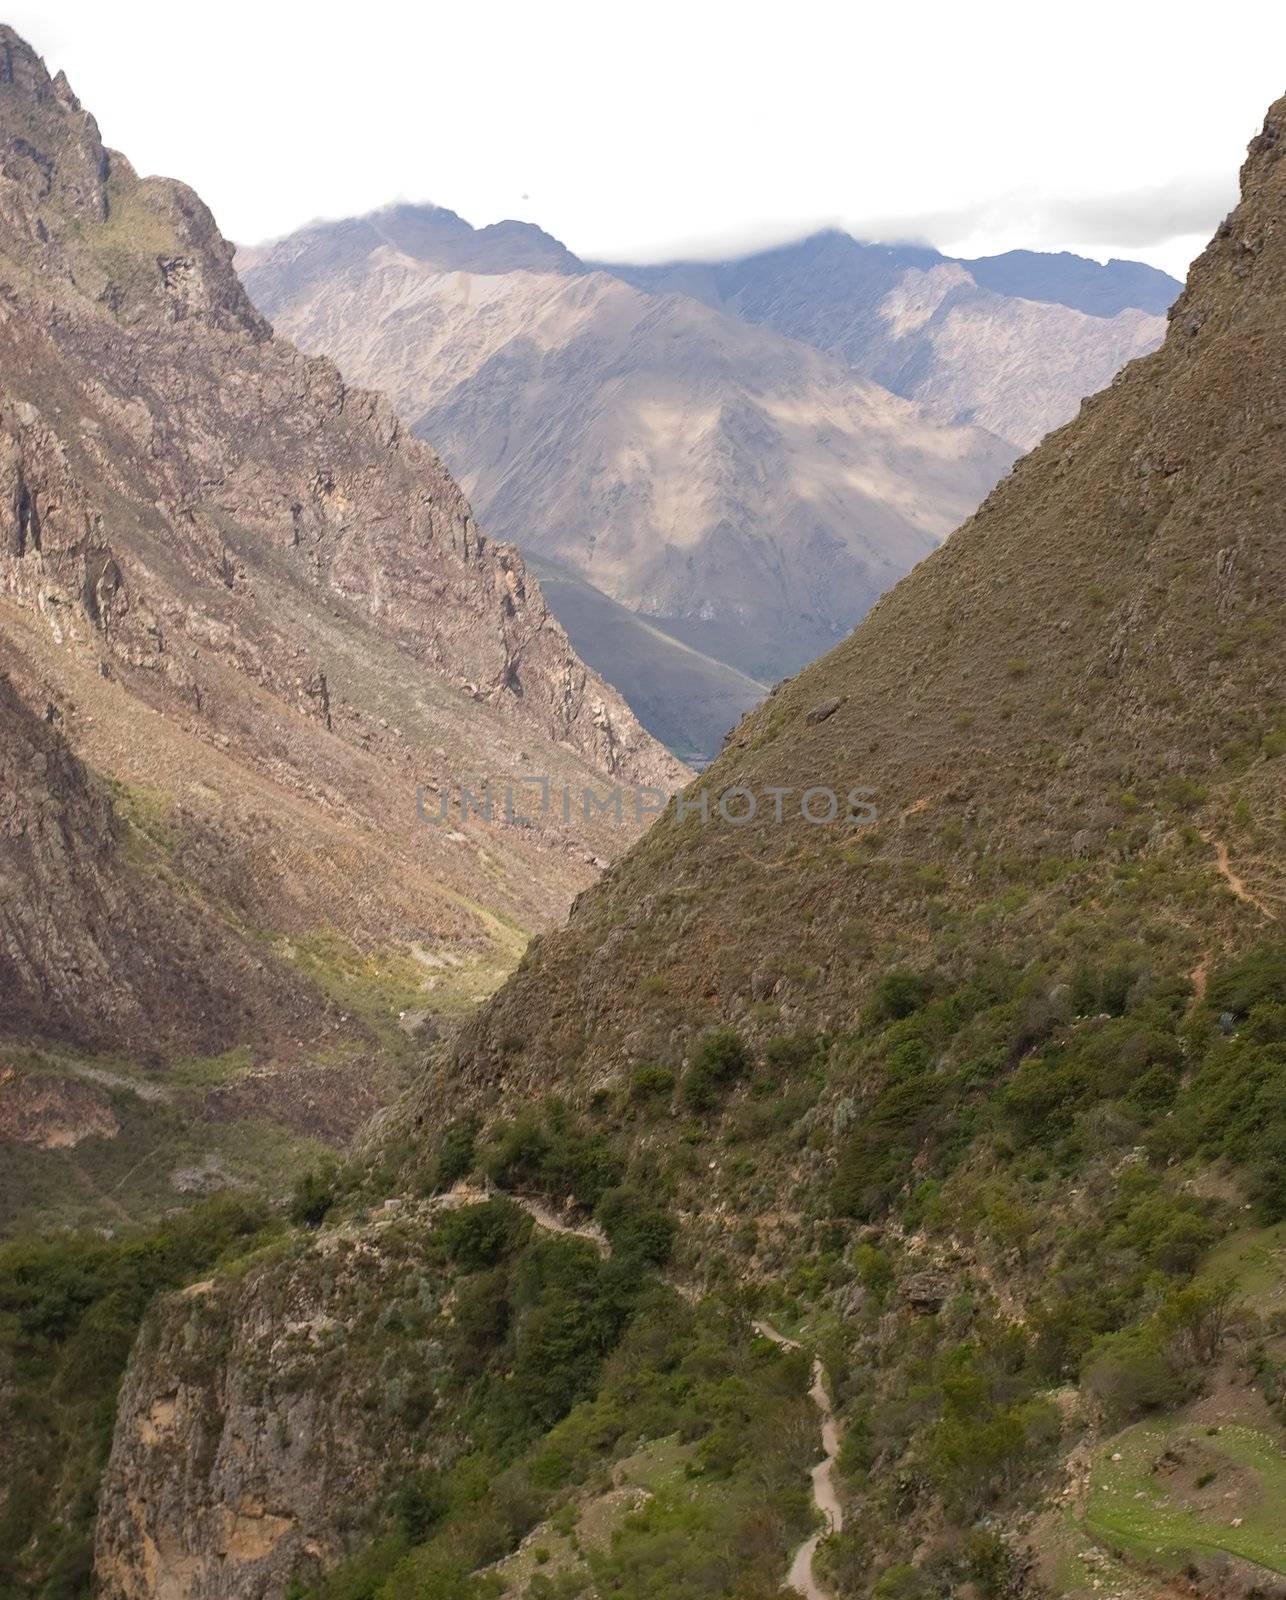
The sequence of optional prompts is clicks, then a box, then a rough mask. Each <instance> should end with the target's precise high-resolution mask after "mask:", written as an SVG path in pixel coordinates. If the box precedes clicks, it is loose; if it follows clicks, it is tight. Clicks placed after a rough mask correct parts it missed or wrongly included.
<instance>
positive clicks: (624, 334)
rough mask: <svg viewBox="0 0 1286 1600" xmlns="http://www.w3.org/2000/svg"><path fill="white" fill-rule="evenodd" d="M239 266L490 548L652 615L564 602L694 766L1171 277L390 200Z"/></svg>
mask: <svg viewBox="0 0 1286 1600" xmlns="http://www.w3.org/2000/svg"><path fill="white" fill-rule="evenodd" d="M238 265H239V267H240V270H241V272H242V275H243V278H244V281H245V283H246V286H247V288H248V290H249V292H250V294H251V296H252V297H253V299H254V300H255V301H256V303H257V305H258V306H259V308H260V309H261V310H262V311H263V312H264V314H265V315H266V316H268V317H269V318H270V319H271V320H272V321H273V322H274V323H275V324H276V325H277V326H278V327H279V328H280V329H281V331H282V332H284V333H287V334H288V335H289V336H290V337H292V338H293V339H295V340H296V341H297V342H299V343H300V344H301V345H302V346H303V347H304V348H305V349H308V350H310V351H314V352H324V353H325V354H328V355H330V356H332V357H333V358H334V359H335V360H336V361H337V362H338V363H339V364H340V366H341V368H342V369H343V370H344V372H345V373H346V374H347V375H348V376H349V377H350V378H352V379H353V380H355V381H359V382H362V383H370V384H374V385H378V386H379V387H381V388H383V389H385V390H387V391H388V392H389V393H390V394H391V396H392V398H393V401H394V404H395V405H396V406H397V408H398V410H399V412H400V414H401V415H402V417H403V418H404V419H405V420H406V421H407V422H408V423H409V424H410V425H411V427H412V429H413V431H414V432H416V433H417V434H419V435H420V436H421V437H423V438H426V439H428V440H430V441H431V442H432V443H433V444H434V446H435V447H436V448H437V449H438V450H439V451H440V452H441V453H442V455H443V457H444V459H445V460H446V462H447V464H448V465H449V466H450V468H451V470H452V471H453V472H454V473H455V474H456V475H457V476H458V477H459V479H460V481H461V483H462V485H463V487H464V488H465V490H466V492H467V493H468V494H469V495H470V497H471V499H472V501H473V503H474V505H475V506H476V507H477V509H478V512H479V514H480V516H481V517H482V519H483V522H484V525H485V526H486V527H487V529H488V530H489V531H490V532H492V533H493V534H495V535H497V536H499V537H503V538H507V539H512V540H513V541H514V542H516V543H517V544H519V545H520V546H521V547H522V548H523V549H524V550H526V551H528V552H530V553H532V554H533V555H536V556H538V557H540V558H543V559H545V560H548V561H552V562H554V563H556V564H557V567H558V568H559V569H560V570H561V571H562V572H563V573H564V574H567V575H570V574H575V575H576V577H577V578H579V579H580V580H582V581H583V582H584V583H586V584H588V585H590V586H592V587H593V588H596V589H598V590H600V591H601V592H602V594H604V595H605V596H607V597H608V598H609V599H610V600H611V601H613V602H615V603H616V605H617V606H620V607H624V608H626V610H627V611H630V612H634V613H637V614H639V615H641V616H644V617H646V618H647V619H648V623H649V626H648V627H647V628H646V629H645V630H643V631H641V632H635V634H634V635H633V637H632V640H631V647H630V649H629V650H628V651H622V650H620V649H619V648H618V646H619V644H620V639H621V636H620V634H619V633H618V632H617V630H616V629H615V628H604V627H602V626H599V625H596V626H592V627H591V626H589V625H588V620H587V619H588V616H589V614H590V612H591V611H593V612H594V614H595V615H596V616H597V617H598V618H599V622H600V623H601V619H602V616H603V614H604V613H603V612H602V611H601V608H592V607H587V606H586V605H585V604H584V602H585V600H586V598H587V597H586V595H585V592H584V591H583V590H581V591H579V599H580V602H581V603H580V604H577V605H570V604H569V605H568V606H566V607H565V608H564V609H563V610H560V611H559V616H560V620H561V621H562V622H563V623H564V625H565V626H566V627H567V628H568V630H569V633H570V635H571V638H572V641H573V643H574V644H575V645H576V647H577V649H578V650H579V651H580V652H581V653H582V654H583V655H584V656H585V658H586V660H587V661H589V662H590V664H591V665H592V666H594V667H595V668H596V669H597V670H599V671H601V672H602V673H603V674H604V675H605V676H606V677H608V678H609V679H610V680H611V681H612V682H614V683H615V684H616V685H617V687H618V688H620V689H621V691H622V693H623V694H624V695H625V697H626V699H627V700H628V701H629V702H630V704H631V705H632V706H633V707H634V708H635V709H636V711H637V712H638V714H639V715H640V716H641V717H642V719H643V721H644V723H645V725H646V726H647V727H648V728H649V730H650V731H652V732H653V733H654V734H656V735H657V736H658V737H660V738H662V739H664V740H666V742H667V743H669V744H670V745H671V748H673V749H675V750H676V751H677V752H678V753H680V754H681V755H683V756H684V757H685V758H687V759H695V760H697V761H700V760H702V759H705V758H707V757H708V756H709V755H710V754H712V753H713V751H714V750H715V749H716V748H717V746H718V741H719V736H720V735H721V734H722V733H723V732H724V731H725V729H726V727H727V726H730V725H731V723H732V722H733V721H735V720H736V717H737V716H738V715H739V714H740V713H741V712H742V711H744V710H746V709H748V708H749V706H750V705H752V704H754V701H755V699H756V698H757V695H758V694H759V693H760V692H761V691H760V690H759V687H758V686H759V685H760V684H768V683H771V682H773V681H774V680H776V679H778V678H780V677H782V676H785V675H788V674H790V673H793V672H795V671H797V670H798V669H799V668H800V667H802V666H803V665H805V664H806V663H807V662H808V661H810V660H811V659H813V658H814V657H816V656H817V655H819V654H821V653H822V652H823V651H825V650H826V649H828V648H830V647H831V646H832V645H833V644H834V643H835V642H836V641H837V640H839V639H840V638H842V637H843V636H844V635H845V634H846V633H847V632H848V631H849V629H850V628H852V626H853V625H854V624H855V623H856V622H857V621H858V620H859V619H860V618H861V617H862V616H863V615H865V613H866V611H867V610H869V608H870V606H871V605H872V604H873V603H874V601H875V600H876V599H877V598H878V597H879V596H880V595H881V594H882V593H884V591H885V590H886V589H888V588H889V587H890V586H891V585H892V584H893V583H894V582H896V581H897V579H898V578H899V577H901V576H902V575H903V574H904V573H906V572H907V571H909V570H910V568H911V567H912V566H914V565H915V564H916V562H917V561H919V560H920V559H921V558H922V557H923V556H925V555H927V554H928V553H929V552H930V551H931V550H932V549H934V548H935V547H936V546H937V544H938V543H940V541H941V540H942V539H943V538H944V537H945V536H946V535H947V534H948V533H949V532H950V531H951V529H952V528H953V527H955V526H956V525H957V524H958V523H959V522H961V521H962V520H963V519H964V518H965V517H966V516H968V515H969V513H970V512H972V511H973V510H974V509H975V508H976V507H977V505H978V504H979V502H980V501H981V500H982V499H983V498H984V497H985V495H986V494H987V492H988V491H989V490H990V488H991V487H992V486H993V484H994V483H995V482H996V481H997V480H998V479H999V478H1000V477H1001V476H1002V475H1003V474H1004V472H1005V471H1006V470H1007V468H1008V467H1009V465H1010V463H1011V462H1012V460H1013V458H1014V457H1015V456H1016V455H1017V454H1018V453H1019V450H1020V448H1022V447H1025V446H1026V445H1028V444H1030V443H1031V442H1032V441H1033V440H1034V439H1037V438H1039V437H1040V436H1041V435H1042V434H1043V433H1044V432H1046V431H1047V430H1048V429H1049V428H1051V427H1054V426H1057V425H1058V424H1060V423H1062V422H1064V421H1066V420H1067V418H1068V417H1070V416H1071V415H1072V414H1073V413H1074V412H1075V410H1076V408H1077V406H1078V405H1079V403H1080V400H1081V399H1082V397H1083V396H1084V395H1086V394H1087V393H1089V392H1091V391H1093V390H1095V389H1098V388H1100V387H1102V386H1103V385H1104V384H1106V383H1107V382H1109V381H1110V379H1111V378H1112V377H1113V375H1114V374H1115V373H1116V371H1117V370H1118V369H1119V368H1120V366H1121V365H1122V364H1123V363H1124V362H1125V361H1127V360H1129V359H1130V358H1131V357H1132V356H1135V355H1139V354H1142V353H1144V352H1145V351H1147V350H1150V349H1151V348H1153V347H1154V346H1155V345H1156V344H1157V343H1158V342H1159V341H1160V338H1161V336H1162V334H1163V332H1164V327H1165V323H1164V318H1163V316H1162V312H1163V311H1164V308H1165V305H1166V304H1167V303H1168V301H1169V300H1170V298H1172V297H1173V295H1174V294H1175V293H1177V291H1178V288H1179V285H1178V284H1177V283H1175V282H1174V280H1172V279H1170V278H1167V277H1166V276H1165V274H1164V273H1159V272H1156V271H1154V270H1153V269H1152V268H1150V267H1146V266H1142V265H1140V264H1138V263H1134V262H1112V263H1110V264H1109V265H1108V266H1100V265H1099V264H1098V263H1096V262H1091V261H1085V260H1083V259H1081V258H1079V257H1075V256H1069V255H1059V256H1044V255H1038V254H1035V253H1032V252H1014V253H1013V254H1011V255H1008V256H997V257H992V258H988V259H985V260H982V261H978V262H962V261H954V260H951V259H949V258H947V257H945V256H941V255H939V254H938V253H937V252H935V251H932V250H927V249H922V248H918V247H912V246H907V247H896V248H895V247H889V246H883V245H867V244H861V243H859V242H858V241H856V240H854V239H852V238H849V237H848V236H847V235H845V234H842V233H836V232H827V233H820V234H817V235H814V236H813V237H811V238H808V239H805V240H802V241H800V242H799V243H797V244H794V245H790V246H787V247H784V248H782V249H778V250H772V251H766V252H762V253H760V254H757V255H753V256H748V257H746V258H744V259H741V260H737V261H730V262H723V263H703V262H675V263H669V264H665V265H660V266H650V267H634V266H621V265H607V264H589V263H585V262H582V261H580V260H579V259H578V258H577V257H576V256H574V255H573V254H572V253H571V252H570V251H569V250H567V249H566V247H565V246H563V245H562V244H561V243H559V241H558V240H556V239H554V238H552V237H551V236H550V235H549V234H547V233H545V232H544V231H543V230H541V229H540V228H537V227H535V226H533V225H532V224H529V223H521V222H512V221H511V222H502V223H498V224H495V225H494V226H492V227H488V228H480V229H475V228H472V227H470V225H469V224H468V223H467V222H465V221H463V220H462V219H461V218H460V217H458V216H456V215H455V213H453V212H450V211H446V210H443V209H441V208H439V207H433V206H407V205H399V206H394V207H391V208H389V209H387V210H385V211H381V212H378V213H375V214H372V215H371V216H367V217H362V218H356V219H350V220H346V221H340V222H326V223H319V224H317V225H315V226H312V227H309V228H306V229H304V230H302V231H300V232H299V233H296V234H293V235H291V236H290V237H289V238H287V239H284V240H281V241H279V242H277V243H275V244H272V245H268V246H264V247H262V248H259V249H255V250H246V251H242V252H241V253H240V255H239V257H238ZM1020 291H1021V292H1020ZM563 593H564V595H565V596H566V597H567V598H568V600H570V596H571V590H570V588H566V587H565V586H564V588H563ZM553 603H554V605H555V608H556V609H557V608H558V605H559V600H558V592H557V588H556V590H555V595H554V602H553ZM675 638H677V639H678V640H679V641H681V643H682V645H683V646H684V647H685V648H686V651H687V652H688V653H687V654H686V655H684V656H683V657H681V658H675V657H674V656H673V652H672V647H671V644H670V642H669V641H670V640H671V639H675ZM692 651H696V652H697V653H698V657H700V658H704V659H701V660H700V661H699V667H700V670H699V672H697V673H696V674H695V675H694V674H693V673H692V671H691V670H690V669H692V668H693V666H694V665H695V664H697V663H698V657H694V656H693V655H692V654H691V652H692ZM663 658H666V659H664V660H663ZM727 668H731V669H733V670H732V674H731V675H729V674H728V673H727V672H726V670H725V669H727ZM747 680H749V681H747ZM662 685H664V687H662ZM752 685H753V686H752Z"/></svg>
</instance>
